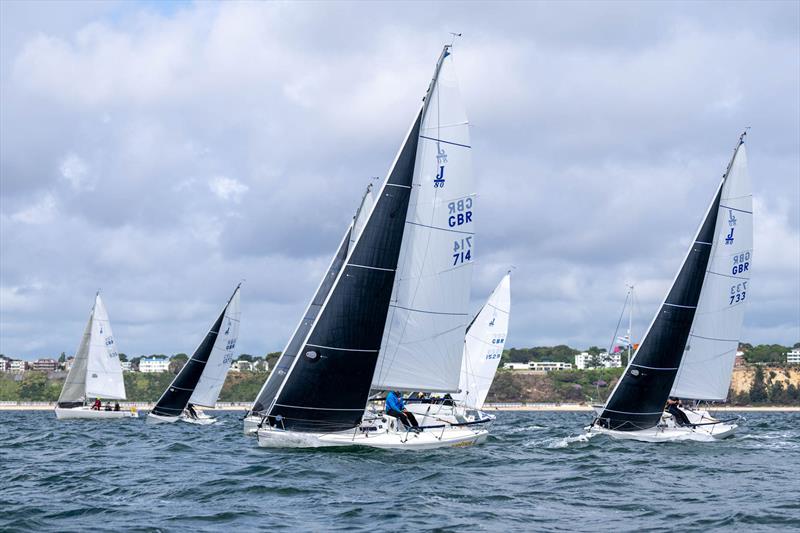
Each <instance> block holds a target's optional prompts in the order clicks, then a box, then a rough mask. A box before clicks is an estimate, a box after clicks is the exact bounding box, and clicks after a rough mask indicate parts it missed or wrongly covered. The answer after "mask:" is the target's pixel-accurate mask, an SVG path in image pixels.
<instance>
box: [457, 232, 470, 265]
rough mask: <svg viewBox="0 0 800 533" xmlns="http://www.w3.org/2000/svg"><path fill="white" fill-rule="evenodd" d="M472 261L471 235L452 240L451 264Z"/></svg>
mask: <svg viewBox="0 0 800 533" xmlns="http://www.w3.org/2000/svg"><path fill="white" fill-rule="evenodd" d="M469 261H472V237H464V238H463V239H456V240H454V241H453V266H456V265H460V264H462V263H466V262H469Z"/></svg>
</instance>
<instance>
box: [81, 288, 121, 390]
mask: <svg viewBox="0 0 800 533" xmlns="http://www.w3.org/2000/svg"><path fill="white" fill-rule="evenodd" d="M88 348H89V353H88V357H87V364H86V396H88V397H93V398H109V399H112V400H124V399H125V382H124V381H123V378H122V365H120V363H119V354H118V353H117V345H116V342H115V341H114V334H113V333H112V332H111V323H110V322H109V321H108V313H107V312H106V308H105V306H104V305H103V301H102V300H101V299H100V293H98V294H97V296H96V297H95V300H94V311H93V312H92V328H91V338H90V340H89V347H88Z"/></svg>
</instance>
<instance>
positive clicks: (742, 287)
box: [728, 281, 747, 305]
mask: <svg viewBox="0 0 800 533" xmlns="http://www.w3.org/2000/svg"><path fill="white" fill-rule="evenodd" d="M729 296H730V297H731V301H730V302H728V305H733V304H738V303H739V302H743V301H744V298H745V296H747V282H746V281H742V282H741V283H737V284H736V285H731V293H730V295H729Z"/></svg>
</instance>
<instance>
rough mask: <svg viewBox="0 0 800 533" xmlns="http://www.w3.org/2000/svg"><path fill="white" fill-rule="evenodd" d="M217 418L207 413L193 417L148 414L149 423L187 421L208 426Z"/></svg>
mask: <svg viewBox="0 0 800 533" xmlns="http://www.w3.org/2000/svg"><path fill="white" fill-rule="evenodd" d="M216 421H217V420H216V419H215V418H211V417H210V416H208V415H206V414H201V415H199V416H198V417H197V418H192V417H189V416H186V415H181V416H163V415H157V414H153V413H148V414H147V423H148V424H172V423H174V422H185V423H187V424H194V425H197V426H208V425H211V424H213V423H214V422H216Z"/></svg>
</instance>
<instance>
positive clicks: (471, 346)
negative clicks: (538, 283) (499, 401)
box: [453, 273, 511, 409]
mask: <svg viewBox="0 0 800 533" xmlns="http://www.w3.org/2000/svg"><path fill="white" fill-rule="evenodd" d="M510 311H511V273H508V274H506V275H505V276H503V279H502V280H500V283H499V284H498V285H497V287H496V288H495V289H494V291H493V292H492V294H491V295H490V296H489V299H488V300H487V301H486V304H484V306H483V307H482V308H481V310H480V311H478V314H477V315H475V319H474V320H473V321H472V324H470V326H469V328H468V329H467V335H466V338H465V340H464V361H463V363H462V365H461V379H460V381H459V389H460V390H461V392H459V393H458V394H453V398H455V399H456V400H461V401H462V402H463V403H464V405H465V406H467V407H469V408H472V409H480V408H481V407H483V402H485V401H486V395H487V394H489V389H490V388H491V386H492V381H494V375H495V373H496V372H497V365H498V364H499V363H500V358H501V357H502V355H503V346H505V342H506V335H507V334H508V322H509V317H510V315H509V313H510Z"/></svg>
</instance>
